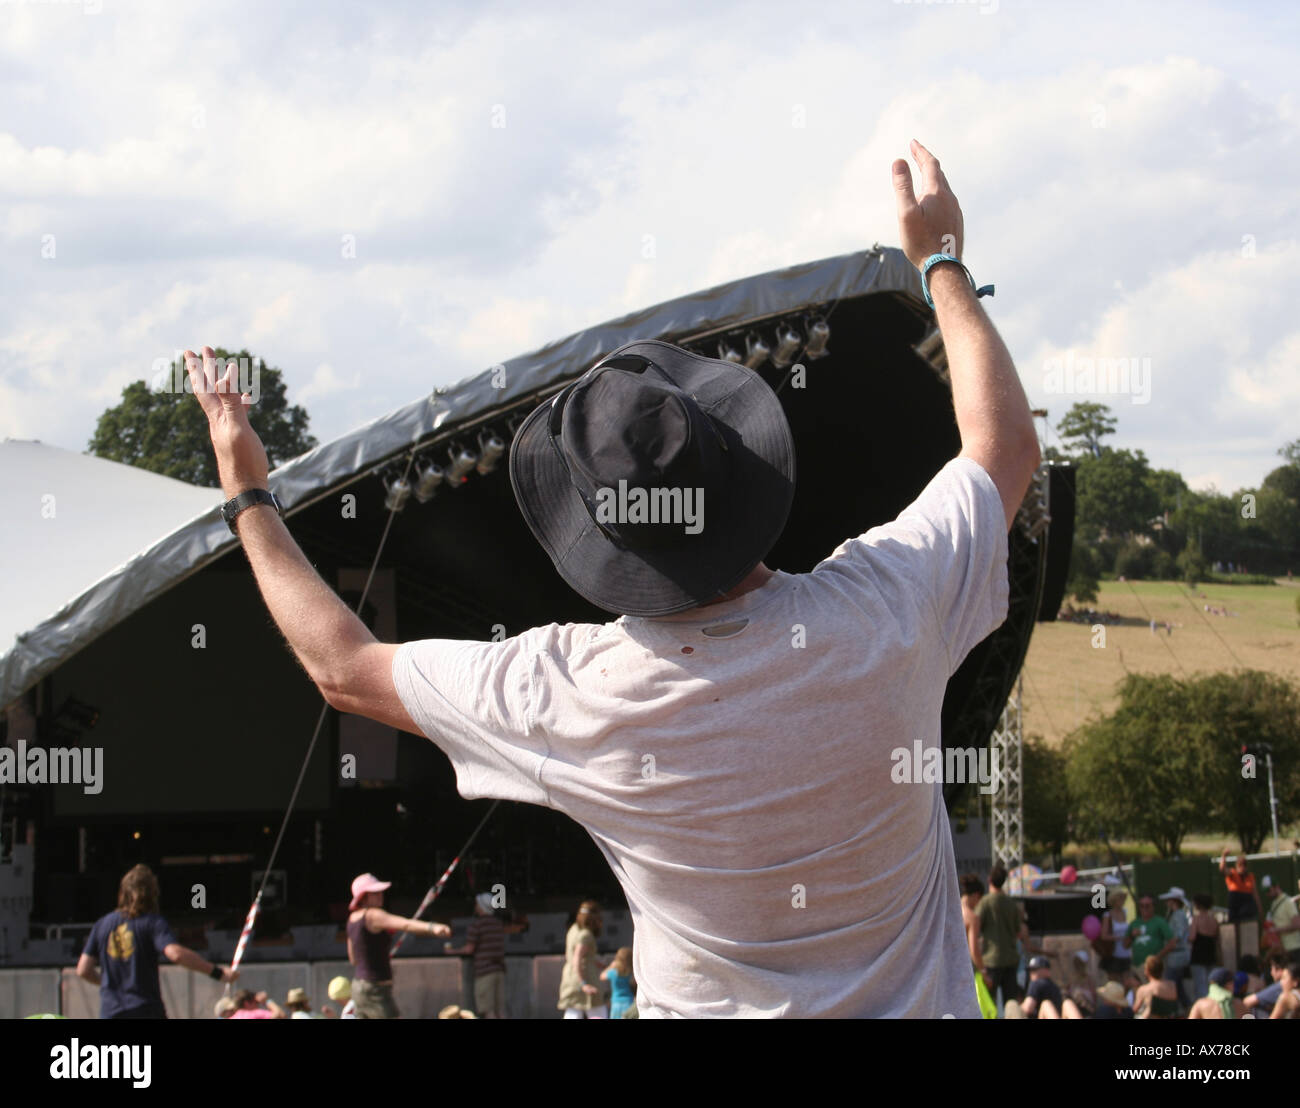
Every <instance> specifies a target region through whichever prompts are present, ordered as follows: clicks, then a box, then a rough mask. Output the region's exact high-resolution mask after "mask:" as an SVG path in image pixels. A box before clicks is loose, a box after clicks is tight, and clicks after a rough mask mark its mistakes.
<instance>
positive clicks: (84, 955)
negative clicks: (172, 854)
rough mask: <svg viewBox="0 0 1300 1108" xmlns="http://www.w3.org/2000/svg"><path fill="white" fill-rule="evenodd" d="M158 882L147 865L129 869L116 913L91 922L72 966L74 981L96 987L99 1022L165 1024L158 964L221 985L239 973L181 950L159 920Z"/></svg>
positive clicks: (186, 949)
mask: <svg viewBox="0 0 1300 1108" xmlns="http://www.w3.org/2000/svg"><path fill="white" fill-rule="evenodd" d="M158 896H159V893H158V878H156V877H155V876H154V874H153V870H151V869H150V868H149V867H148V866H146V865H138V866H132V867H131V868H130V869H129V870H127V871H126V874H125V875H124V876H123V877H122V881H121V883H120V884H119V885H118V889H117V908H116V910H115V911H112V912H109V913H108V915H106V916H101V917H100V918H99V919H98V920H96V921H95V926H94V927H92V928H91V929H90V934H89V935H88V936H87V938H86V945H85V947H84V948H83V949H82V952H81V957H80V959H78V961H77V976H78V977H80V978H81V979H82V980H84V981H89V982H90V983H91V984H92V985H97V986H99V1018H100V1019H105V1020H113V1019H117V1020H125V1019H166V1018H167V1009H166V1008H165V1007H164V1006H163V1000H162V986H161V984H160V983H159V980H158V958H159V956H162V957H164V958H166V959H167V960H168V961H170V962H175V963H176V964H177V965H181V966H184V967H185V968H186V969H187V970H193V971H194V972H195V973H201V974H204V975H205V976H207V977H211V978H212V979H213V980H214V981H221V982H224V983H226V984H229V983H230V982H232V981H234V980H235V979H236V978H237V977H238V976H239V974H238V972H234V971H231V970H229V969H225V968H223V967H221V966H218V965H215V964H214V963H212V962H209V961H208V960H207V959H206V958H204V957H202V956H201V955H199V954H196V953H195V952H194V951H192V950H191V949H190V948H189V947H187V946H181V944H180V943H178V942H177V941H176V936H175V935H174V934H172V929H171V925H170V924H169V923H168V922H167V921H166V920H165V919H163V917H162V916H161V915H159V914H158Z"/></svg>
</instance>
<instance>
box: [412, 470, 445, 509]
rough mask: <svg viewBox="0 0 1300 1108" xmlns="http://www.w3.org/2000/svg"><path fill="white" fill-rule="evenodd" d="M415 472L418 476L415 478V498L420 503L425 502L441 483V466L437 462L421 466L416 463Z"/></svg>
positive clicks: (431, 496) (430, 498) (427, 501)
mask: <svg viewBox="0 0 1300 1108" xmlns="http://www.w3.org/2000/svg"><path fill="white" fill-rule="evenodd" d="M416 472H417V473H418V474H419V476H417V477H416V480H415V499H416V500H418V501H419V502H420V503H421V504H427V503H429V501H430V500H432V499H433V494H434V493H436V492H437V491H438V486H439V485H441V484H442V479H443V476H444V474H443V468H442V466H440V465H438V463H437V462H430V463H429V464H428V465H427V466H424V467H422V468H421V467H419V466H418V465H417V470H416Z"/></svg>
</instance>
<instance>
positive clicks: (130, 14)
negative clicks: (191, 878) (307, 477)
mask: <svg viewBox="0 0 1300 1108" xmlns="http://www.w3.org/2000/svg"><path fill="white" fill-rule="evenodd" d="M1297 8H1300V6H1294V5H1292V6H1287V5H1281V4H1279V5H1268V4H1253V5H1249V6H1245V7H1244V8H1243V7H1240V6H1228V5H1220V4H1196V3H1178V4H1160V3H1152V4H1142V5H1129V4H1114V5H1110V4H1105V3H1089V4H1065V3H1048V2H1046V0H1043V2H1040V3H1036V4H1034V3H1015V2H1011V0H986V2H985V3H982V4H981V3H962V4H956V3H950V4H925V3H912V4H899V3H893V2H890V0H885V2H873V3H854V4H825V5H820V4H805V5H800V6H797V7H791V6H790V5H788V4H771V3H769V4H764V3H757V4H755V3H746V4H743V5H727V4H712V5H710V6H708V7H707V8H704V9H700V8H698V7H696V6H695V5H692V4H688V3H658V4H637V5H635V6H632V5H626V6H624V5H620V6H617V7H615V8H613V9H611V8H610V7H608V6H601V5H578V4H546V5H522V4H520V5H512V4H474V5H464V6H460V7H455V6H452V5H438V6H437V7H436V9H435V8H433V7H431V6H430V5H425V4H387V5H350V4H349V5H345V4H327V3H319V2H315V3H295V2H285V3H276V4H268V3H233V4H221V5H215V4H195V3H187V2H184V0H179V2H174V3H160V4H154V3H122V2H117V0H80V2H78V3H52V2H46V3H39V2H37V3H33V2H12V0H0V261H2V263H3V264H0V436H5V435H8V436H11V437H17V438H37V439H41V440H42V441H45V442H49V443H53V444H56V445H60V446H64V447H68V448H72V449H84V447H85V444H86V441H87V439H88V438H89V435H90V433H91V431H92V429H93V427H94V423H95V419H96V417H97V416H98V414H99V413H100V412H101V411H102V410H103V409H104V408H105V407H107V406H108V405H110V404H112V403H114V402H116V400H117V398H118V397H119V395H120V392H121V389H122V388H123V386H124V385H126V384H127V383H128V382H130V381H133V380H137V379H141V378H147V377H149V376H150V370H151V366H152V365H153V363H154V361H155V360H156V359H158V358H160V357H168V356H170V355H171V354H172V353H173V352H174V351H175V350H176V349H178V348H181V347H184V346H198V345H201V344H202V343H205V342H209V343H212V344H213V345H224V346H228V347H238V346H247V347H248V348H250V349H251V350H253V351H254V352H255V353H257V354H259V355H261V356H263V357H264V358H266V360H267V361H268V362H270V363H271V364H274V365H278V366H280V367H281V368H283V369H284V370H285V371H286V375H287V379H288V382H289V388H290V396H291V398H292V399H294V400H297V401H300V402H301V403H303V404H304V405H305V406H306V407H307V408H308V410H309V411H310V412H311V415H312V429H313V431H314V432H315V433H316V435H317V436H318V437H319V438H321V439H322V440H324V439H328V438H330V437H333V436H334V435H337V434H339V433H341V432H343V431H344V430H346V429H348V428H350V427H353V426H355V425H357V424H359V423H362V422H364V421H365V420H367V419H370V418H372V417H374V416H376V415H379V414H381V413H382V412H385V411H387V410H389V409H391V408H393V407H396V406H397V405H399V404H402V403H405V402H407V401H409V400H412V399H414V398H415V397H417V396H419V395H421V394H423V393H424V392H426V391H428V390H430V389H432V388H433V387H435V386H437V385H443V384H448V383H450V382H453V381H456V380H459V379H460V378H462V377H465V376H467V375H469V374H471V373H474V372H477V371H478V370H480V369H482V368H484V367H486V366H488V365H491V364H493V363H494V362H497V361H501V360H504V359H506V358H509V357H512V356H514V355H516V354H520V353H524V352H526V351H528V350H530V349H533V348H535V347H537V346H539V345H542V344H544V343H545V342H548V341H550V340H552V339H555V338H559V337H561V336H563V335H565V334H568V333H569V332H570V331H573V330H575V329H577V328H579V327H582V326H585V325H588V324H591V323H595V322H599V321H601V320H604V319H608V318H610V317H613V316H616V315H620V314H623V313H625V312H627V311H630V310H633V309H635V308H638V307H641V306H645V305H648V304H652V303H656V302H658V301H661V300H664V299H668V298H671V297H673V296H676V295H680V294H682V293H685V292H689V291H691V290H693V289H698V288H703V287H706V286H709V285H712V284H715V283H717V282H719V281H724V280H729V279H732V278H736V277H742V276H745V275H748V274H752V273H757V272H762V271H764V270H767V269H772V268H775V267H779V266H783V265H789V264H794V263H796V262H799V261H804V260H808V259H814V258H820V257H825V256H828V255H831V254H838V253H843V252H845V251H849V250H854V249H860V248H863V247H867V246H870V245H871V244H872V243H873V242H876V241H879V242H882V243H886V244H893V243H896V241H897V225H896V221H895V218H894V211H893V196H892V193H891V191H890V184H889V166H890V162H891V161H892V159H893V158H895V157H898V156H901V155H904V154H905V153H906V149H907V141H908V139H909V138H911V137H917V138H919V139H921V140H922V141H923V142H925V143H926V144H927V145H928V146H930V148H931V149H932V150H934V151H935V152H936V154H937V155H938V156H939V157H940V159H941V160H942V162H943V164H944V167H945V170H946V172H947V174H948V177H949V180H950V181H951V183H952V185H953V187H954V189H955V190H956V192H957V195H958V197H959V198H960V200H961V203H962V207H963V210H964V212H965V216H966V235H967V244H966V260H967V262H968V264H969V265H970V267H971V270H972V272H973V273H974V275H975V277H976V279H977V280H978V281H979V282H980V283H981V284H983V283H987V282H993V283H995V284H996V285H997V290H998V291H997V296H996V297H995V298H994V299H993V300H991V301H989V300H986V301H985V302H984V303H985V304H986V305H987V306H988V309H989V311H990V314H991V315H992V316H993V318H994V319H995V321H996V322H997V324H998V326H999V328H1000V329H1001V331H1002V333H1003V335H1004V337H1005V338H1006V339H1007V342H1008V345H1009V346H1010V348H1011V350H1012V353H1013V355H1014V356H1015V358H1016V362H1017V366H1018V368H1019V370H1020V373H1021V377H1022V379H1023V380H1024V382H1025V386H1026V389H1027V391H1028V392H1029V395H1030V399H1031V401H1033V402H1034V403H1035V404H1041V405H1043V406H1046V407H1048V408H1049V410H1050V411H1051V412H1052V416H1053V421H1055V419H1057V418H1059V416H1060V415H1061V414H1063V413H1064V411H1065V409H1066V408H1067V407H1068V405H1069V404H1070V403H1071V402H1073V401H1074V400H1076V399H1097V400H1102V401H1103V402H1106V403H1110V404H1111V406H1112V407H1113V408H1114V410H1115V412H1116V414H1117V415H1118V417H1119V434H1118V436H1117V439H1116V444H1117V445H1124V446H1130V447H1138V448H1141V449H1144V450H1145V451H1146V452H1147V454H1148V455H1149V456H1150V458H1151V459H1152V461H1153V462H1154V463H1155V464H1157V465H1161V466H1170V467H1177V468H1178V469H1180V471H1181V472H1183V474H1184V475H1185V476H1186V477H1187V478H1188V479H1189V481H1191V483H1192V484H1193V485H1195V486H1198V487H1204V486H1206V485H1209V484H1214V485H1217V486H1218V487H1220V488H1221V489H1224V490H1225V491H1226V490H1231V489H1233V488H1236V487H1240V486H1246V485H1254V484H1257V483H1258V482H1259V480H1260V479H1261V478H1262V477H1263V476H1264V474H1265V473H1266V472H1267V471H1268V470H1269V469H1271V468H1272V467H1273V466H1274V465H1276V464H1278V462H1279V459H1278V458H1277V457H1276V454H1275V451H1276V450H1277V448H1278V447H1279V446H1280V445H1281V444H1282V443H1283V442H1286V441H1288V440H1290V439H1294V438H1298V437H1300V421H1297V419H1296V413H1297V412H1300V372H1297V367H1298V365H1300V312H1297V311H1296V307H1295V305H1296V304H1297V301H1298V300H1300V264H1298V263H1300V249H1298V248H1297V238H1298V236H1300V232H1298V231H1297V226H1298V220H1297V208H1298V207H1300V190H1298V189H1297V188H1296V181H1297V180H1300V143H1298V142H1297V136H1298V133H1300V118H1298V114H1297V113H1298V109H1300V105H1298V104H1297V96H1296V92H1295V89H1296V87H1297V82H1296V80H1295V73H1296V69H1297V67H1298V63H1300V45H1298V44H1300V25H1298V24H1300V15H1297ZM348 243H352V244H354V253H355V256H354V257H349V256H346V254H347V253H348V251H346V250H345V245H346V244H348ZM51 254H52V255H53V256H50V255H51ZM1088 359H1093V360H1099V359H1107V360H1110V361H1111V362H1112V363H1114V362H1116V361H1117V360H1118V359H1130V360H1131V361H1132V364H1133V365H1134V366H1141V368H1142V379H1143V380H1144V381H1145V382H1146V388H1145V389H1143V390H1136V389H1133V388H1130V389H1129V390H1128V391H1127V392H1126V393H1119V394H1116V395H1107V394H1099V393H1097V392H1096V391H1095V386H1094V391H1093V392H1091V393H1089V392H1086V391H1079V390H1080V389H1086V387H1087V386H1086V380H1085V379H1083V378H1076V380H1075V382H1074V385H1075V389H1076V391H1075V392H1074V393H1071V394H1063V393H1061V392H1059V391H1049V390H1051V389H1053V388H1054V387H1055V386H1054V384H1053V382H1054V380H1056V381H1058V382H1059V378H1054V377H1053V374H1052V372H1051V369H1052V367H1053V366H1054V365H1059V364H1062V363H1064V362H1066V361H1069V362H1070V363H1071V364H1074V365H1076V366H1078V365H1083V364H1086V361H1087V360H1088Z"/></svg>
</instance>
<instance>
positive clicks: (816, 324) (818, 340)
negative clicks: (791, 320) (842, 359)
mask: <svg viewBox="0 0 1300 1108" xmlns="http://www.w3.org/2000/svg"><path fill="white" fill-rule="evenodd" d="M830 341H831V329H830V325H829V324H828V323H827V322H826V321H825V320H824V319H817V320H814V321H813V324H812V326H811V327H809V328H808V345H807V346H805V347H804V348H803V356H804V357H805V358H807V359H808V360H809V361H810V362H815V361H816V360H817V359H818V358H824V357H826V355H827V354H829V353H830V351H829V350H827V349H826V344H827V343H828V342H830Z"/></svg>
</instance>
